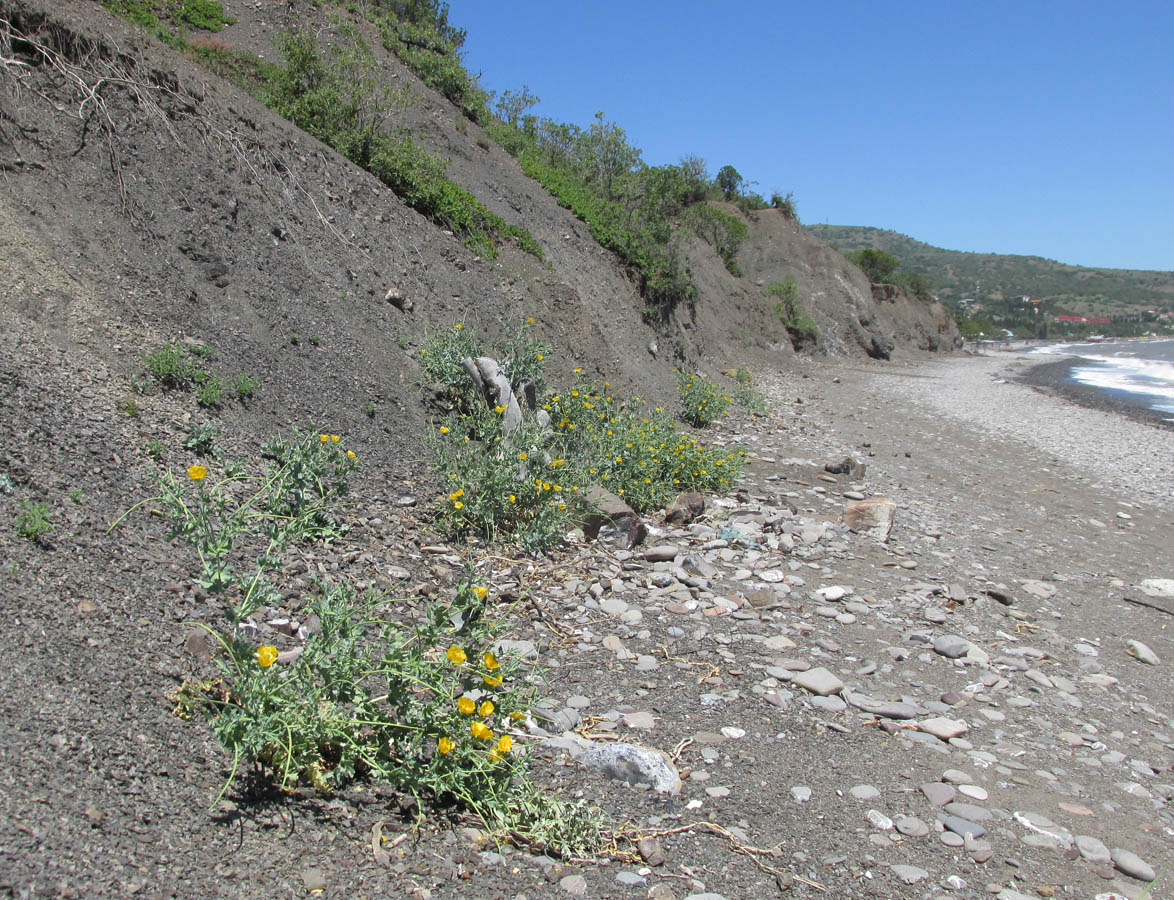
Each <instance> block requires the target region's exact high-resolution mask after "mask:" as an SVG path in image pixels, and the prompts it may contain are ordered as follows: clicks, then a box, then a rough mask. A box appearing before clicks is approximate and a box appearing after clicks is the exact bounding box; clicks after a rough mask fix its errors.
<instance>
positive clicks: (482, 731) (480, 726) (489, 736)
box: [469, 722, 493, 741]
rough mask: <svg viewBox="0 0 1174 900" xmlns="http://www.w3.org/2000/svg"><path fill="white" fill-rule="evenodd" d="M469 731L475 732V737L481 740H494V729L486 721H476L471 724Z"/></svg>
mask: <svg viewBox="0 0 1174 900" xmlns="http://www.w3.org/2000/svg"><path fill="white" fill-rule="evenodd" d="M469 731H471V732H473V737H475V738H477V739H478V740H481V741H491V740H493V729H492V728H490V727H489V726H488V725H486V724H485V723H484V722H474V723H473V724H472V725H470V726H469Z"/></svg>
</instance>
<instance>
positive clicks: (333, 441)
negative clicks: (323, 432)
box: [330, 434, 342, 444]
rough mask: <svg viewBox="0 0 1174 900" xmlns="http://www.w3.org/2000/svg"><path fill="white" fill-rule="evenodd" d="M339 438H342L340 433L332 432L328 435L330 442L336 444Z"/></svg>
mask: <svg viewBox="0 0 1174 900" xmlns="http://www.w3.org/2000/svg"><path fill="white" fill-rule="evenodd" d="M341 440H342V435H340V434H332V435H331V436H330V442H331V443H332V444H337V443H338V442H339V441H341Z"/></svg>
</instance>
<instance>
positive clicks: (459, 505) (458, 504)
mask: <svg viewBox="0 0 1174 900" xmlns="http://www.w3.org/2000/svg"><path fill="white" fill-rule="evenodd" d="M464 505H465V504H463V503H462V502H461V501H460V500H458V501H457V502H456V503H454V504H453V506H454V507H456V508H457V509H461V508H462V507H463V506H464Z"/></svg>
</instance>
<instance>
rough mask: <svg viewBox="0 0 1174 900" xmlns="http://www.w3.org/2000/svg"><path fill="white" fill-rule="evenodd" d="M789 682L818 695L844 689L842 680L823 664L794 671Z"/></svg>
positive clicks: (821, 695) (825, 694)
mask: <svg viewBox="0 0 1174 900" xmlns="http://www.w3.org/2000/svg"><path fill="white" fill-rule="evenodd" d="M791 683H792V684H795V685H798V686H799V687H801V688H803V689H804V690H805V691H810V692H811V693H813V694H816V695H817V696H820V697H826V696H828V695H829V694H837V693H839V692H840V691H842V690H843V689H844V682H842V681H840V679H839V678H837V677H836V676H835V675H833V674H832V673H831V672H829V671H828V670H827V669H825V668H824V667H823V666H819V667H818V668H815V669H808V670H807V671H806V672H796V673H795V676H794V677H793V678H792V679H791Z"/></svg>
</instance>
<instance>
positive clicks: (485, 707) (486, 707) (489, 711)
mask: <svg viewBox="0 0 1174 900" xmlns="http://www.w3.org/2000/svg"><path fill="white" fill-rule="evenodd" d="M477 714H478V715H479V716H483V717H484V716H492V715H493V701H492V700H486V701H485V702H484V703H482V704H481V707H480V708H479V709H478V710H477Z"/></svg>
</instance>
